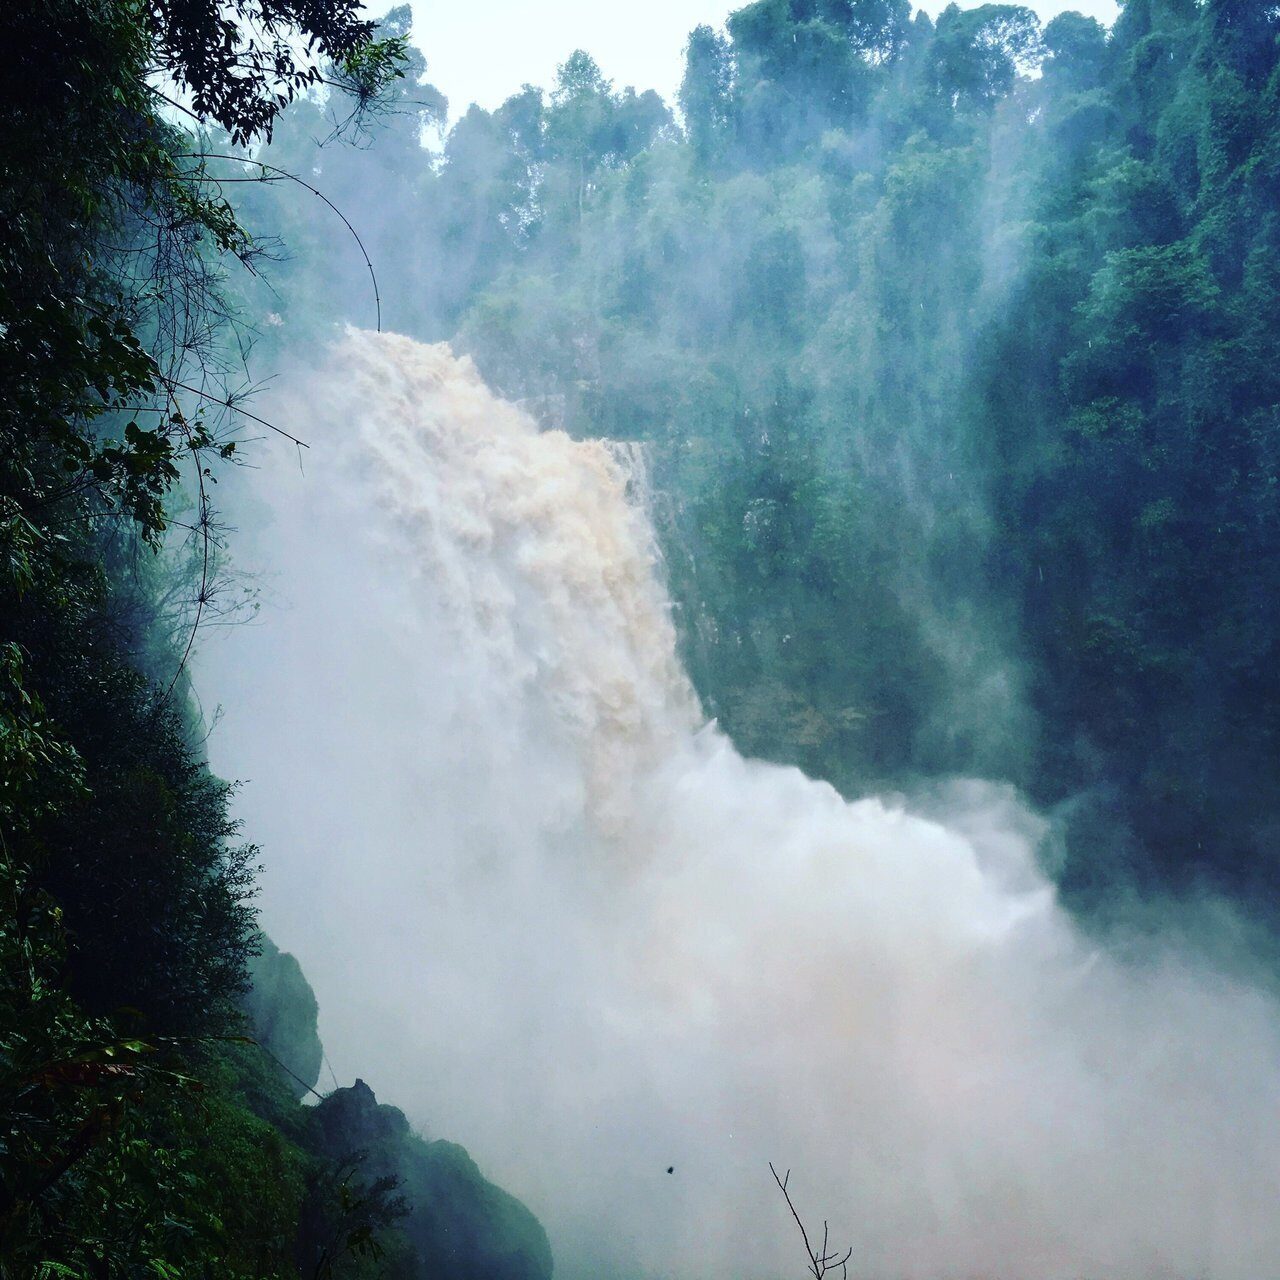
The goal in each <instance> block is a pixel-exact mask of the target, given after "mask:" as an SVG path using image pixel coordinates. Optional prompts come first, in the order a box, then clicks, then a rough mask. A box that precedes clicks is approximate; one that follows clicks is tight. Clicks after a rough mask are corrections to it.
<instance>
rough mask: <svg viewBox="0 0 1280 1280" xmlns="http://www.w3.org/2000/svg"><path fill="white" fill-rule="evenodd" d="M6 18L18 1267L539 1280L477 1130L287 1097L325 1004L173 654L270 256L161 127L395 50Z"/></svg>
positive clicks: (544, 1260) (163, 12)
mask: <svg viewBox="0 0 1280 1280" xmlns="http://www.w3.org/2000/svg"><path fill="white" fill-rule="evenodd" d="M300 37H306V39H307V40H309V42H310V43H309V45H308V50H309V54H310V56H311V58H312V59H313V60H311V61H308V60H306V59H304V58H303V56H302V54H301V53H300V52H299V51H300V48H301V45H300V44H299V39H300ZM0 38H2V40H3V46H4V50H5V55H4V56H5V73H4V75H3V76H2V77H0V104H2V105H3V109H4V117H5V128H4V130H3V136H2V138H0V215H2V216H0V901H2V902H3V904H4V905H3V907H0V1275H3V1276H5V1277H13V1278H14V1280H19V1278H21V1280H28V1278H29V1277H54V1276H59V1277H90V1276H92V1277H108V1276H111V1277H114V1276H121V1277H123V1276H144V1275H145V1276H171V1277H179V1276H183V1277H185V1276H204V1277H209V1276H226V1277H233V1276H234V1277H254V1278H255V1280H260V1278H265V1277H269V1276H297V1275H305V1276H316V1277H321V1276H359V1275H396V1276H404V1277H413V1276H424V1275H428V1274H429V1275H432V1276H454V1277H459V1278H461V1277H462V1276H467V1277H483V1276H491V1277H495V1278H496V1277H497V1276H498V1275H502V1276H504V1277H508V1276H512V1275H515V1276H524V1277H528V1278H529V1280H547V1278H548V1277H549V1276H550V1274H551V1257H550V1252H549V1249H548V1246H547V1241H546V1237H545V1234H544V1233H543V1232H542V1229H541V1227H540V1226H539V1225H538V1223H537V1222H536V1221H535V1220H534V1219H533V1217H532V1215H530V1214H529V1213H528V1211H527V1210H525V1209H524V1208H523V1207H522V1206H520V1205H519V1204H518V1203H517V1202H515V1201H514V1200H513V1199H512V1198H511V1197H509V1196H506V1195H505V1194H504V1193H502V1192H500V1191H499V1190H498V1189H497V1188H496V1187H493V1186H491V1185H490V1184H488V1183H487V1182H485V1180H484V1179H483V1177H482V1176H481V1175H480V1173H479V1171H478V1170H477V1169H476V1168H475V1166H474V1165H472V1164H470V1162H469V1161H468V1160H467V1159H466V1157H465V1154H464V1153H461V1151H460V1149H459V1148H454V1147H451V1146H449V1145H448V1144H443V1143H438V1142H437V1143H431V1144H427V1143H426V1142H425V1141H424V1140H422V1139H420V1138H418V1137H416V1136H415V1135H413V1134H412V1133H410V1131H409V1128H408V1125H407V1123H406V1122H405V1121H404V1119H403V1117H401V1116H399V1114H398V1113H396V1112H394V1111H392V1110H391V1109H390V1108H386V1107H383V1108H378V1107H377V1106H376V1104H375V1102H374V1099H373V1095H372V1094H371V1093H370V1091H369V1089H368V1087H367V1086H365V1085H363V1084H359V1085H358V1086H356V1087H355V1088H353V1089H347V1090H342V1089H339V1090H336V1091H335V1092H334V1093H333V1094H330V1095H329V1096H328V1097H327V1098H325V1099H324V1100H323V1101H322V1102H321V1103H320V1104H319V1105H318V1106H316V1107H314V1108H305V1107H303V1106H302V1105H301V1104H300V1102H299V1098H300V1097H301V1096H302V1095H303V1093H306V1092H314V1086H315V1085H316V1083H317V1076H318V1072H319V1067H320V1058H321V1049H320V1046H319V1041H318V1039H317V1036H316V1027H315V1018H316V1008H315V1001H314V997H312V996H311V993H310V988H309V987H308V986H307V984H306V981H305V979H304V978H303V977H302V976H301V974H300V972H299V971H298V969H297V965H296V963H293V964H292V967H290V960H291V958H290V957H284V956H281V955H280V953H279V952H278V951H276V950H275V949H274V948H273V947H272V946H271V944H270V943H269V942H268V941H267V940H265V939H262V938H260V937H259V935H258V933H257V930H256V927H255V924H254V915H255V913H254V909H253V905H252V897H253V892H254V876H255V873H256V869H257V860H258V851H257V850H256V849H255V848H254V847H253V846H252V845H251V844H249V843H247V842H246V841H245V840H244V839H243V838H242V835H241V833H240V831H239V829H238V827H237V824H236V823H235V822H234V821H233V820H232V819H231V817H230V816H229V812H228V801H229V796H230V793H231V790H232V788H231V787H230V786H229V785H228V784H227V783H225V782H223V781H221V780H220V779H218V778H216V777H214V776H213V775H212V774H211V773H210V772H209V770H208V767H207V765H206V763H205V760H204V754H203V746H204V739H205V736H206V734H207V730H208V726H207V724H205V723H204V720H203V717H202V715H201V713H200V711H199V707H198V703H197V702H196V700H195V697H194V694H193V691H192V689H191V685H190V679H189V674H188V658H189V656H190V652H191V648H192V640H193V637H194V635H195V632H196V629H197V627H198V624H200V623H201V622H202V621H208V620H210V619H212V618H215V617H220V618H221V619H222V620H224V621H225V620H227V619H228V618H229V616H231V614H233V613H234V612H235V609H234V599H231V600H229V599H228V597H227V595H226V593H225V592H223V591H222V589H221V588H222V586H224V585H225V583H223V581H222V578H221V573H222V571H221V568H220V563H221V556H222V552H223V550H224V548H225V539H224V531H223V530H222V528H221V526H220V523H219V519H218V516H217V514H216V508H215V505H214V502H213V500H212V496H211V495H212V492H213V491H214V487H215V485H216V483H217V479H218V473H219V469H220V468H222V467H225V466H226V465H227V464H229V463H231V462H232V461H233V460H234V459H235V458H236V457H237V453H236V450H237V447H238V445H239V443H240V439H239V437H240V429H239V427H240V419H239V417H238V415H237V414H236V413H234V412H233V411H232V405H233V399H234V396H235V394H236V392H237V390H238V389H239V386H240V382H239V380H241V379H243V378H244V377H245V376H247V375H246V374H245V372H244V365H243V362H242V361H241V360H240V357H241V356H242V354H243V350H244V344H245V341H246V335H247V333H248V328H247V326H246V325H245V324H243V323H242V322H241V320H240V319H239V317H238V316H237V314H236V311H235V305H234V302H233V301H232V298H231V294H232V284H231V281H230V280H229V278H228V276H229V272H230V270H231V269H232V268H233V267H234V268H240V267H244V268H249V269H252V267H253V264H254V261H255V258H256V256H257V248H256V246H255V245H254V242H253V239H252V236H251V235H250V233H249V232H248V231H247V230H245V229H244V228H243V227H242V226H241V225H239V224H238V223H237V221H236V219H235V217H234V215H233V213H232V211H231V209H230V207H229V205H228V204H227V203H226V202H225V200H223V199H222V198H221V196H220V194H219V192H218V190H217V189H216V188H215V187H213V186H212V185H211V184H210V183H209V182H208V181H207V179H206V178H205V177H204V176H203V173H202V162H201V160H200V158H199V157H198V156H197V155H196V154H195V151H196V147H197V137H196V134H195V133H194V132H188V131H187V130H186V129H185V128H183V127H179V126H177V125H175V124H174V123H173V121H174V120H175V119H179V118H181V119H184V120H186V121H187V122H188V123H190V122H191V121H190V117H191V111H192V109H194V111H196V112H198V113H200V114H202V115H204V116H206V117H208V118H209V119H210V120H211V121H216V122H217V124H218V125H219V126H221V127H222V128H223V129H225V130H226V133H225V134H222V135H221V136H222V141H223V144H224V145H231V144H232V143H237V144H243V143H245V142H247V141H249V140H250V139H251V138H254V137H259V136H263V135H264V134H267V133H269V132H270V128H271V124H272V121H273V120H274V118H275V116H276V115H277V114H278V112H279V110H280V107H281V106H282V105H283V104H284V103H285V102H287V101H288V100H289V98H290V97H292V96H293V95H294V94H295V93H296V92H298V91H300V90H303V89H305V88H307V87H308V86H309V85H311V84H313V83H315V82H317V81H318V80H319V79H322V78H323V79H325V80H328V81H331V82H333V87H334V90H335V92H338V91H341V92H344V93H348V94H350V95H351V99H352V101H354V103H355V104H356V105H357V106H360V105H361V104H362V103H363V104H367V103H368V102H369V101H370V100H371V99H372V98H375V97H376V96H377V94H378V93H379V92H380V91H381V90H382V88H384V87H385V85H386V84H387V83H389V82H390V81H391V80H392V79H393V78H394V77H395V75H396V74H398V68H399V64H400V61H401V59H402V50H401V48H400V46H399V45H398V44H397V42H395V41H391V42H386V41H383V42H377V41H375V40H374V39H373V37H372V31H371V28H370V25H369V24H368V23H367V22H365V21H364V20H362V19H361V18H360V16H359V14H358V11H357V6H355V5H354V4H349V3H345V2H344V0H333V2H332V3H327V4H318V5H317V4H311V3H293V2H292V0H285V2H284V3H277V4H272V5H270V6H268V5H261V6H258V5H249V4H242V5H231V6H224V5H216V4H213V3H205V2H203V0H156V3H152V4H146V5H140V4H134V3H132V2H120V3H117V2H115V0H43V2H41V3H31V4H17V5H7V6H5V7H4V10H3V14H2V15H0ZM157 86H163V90H162V88H161V87H157ZM164 90H167V91H172V92H173V93H174V94H182V95H183V96H184V97H185V99H186V101H187V102H188V103H190V104H191V105H190V108H183V107H179V106H175V105H172V104H171V103H170V102H169V100H168V93H167V92H165V91H164ZM175 101H176V100H175ZM201 137H202V139H203V143H204V145H206V146H207V145H208V141H209V135H208V134H202V135H201ZM228 611H230V612H228ZM259 952H261V954H260V955H259V954H258V953H259ZM251 961H256V963H255V964H254V967H253V970H252V991H251V990H250V988H251V982H250V977H251V972H250V962H251ZM372 1114H376V1115H379V1116H382V1117H384V1124H383V1128H384V1129H385V1130H386V1132H385V1133H382V1134H380V1135H377V1141H376V1142H375V1141H374V1137H375V1135H374V1134H372V1133H371V1131H370V1130H369V1126H368V1116H369V1115H372Z"/></svg>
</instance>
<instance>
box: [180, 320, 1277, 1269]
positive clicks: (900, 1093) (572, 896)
mask: <svg viewBox="0 0 1280 1280" xmlns="http://www.w3.org/2000/svg"><path fill="white" fill-rule="evenodd" d="M299 387H300V388H302V389H301V390H298V391H295V393H294V394H293V395H292V396H289V395H284V396H282V397H281V399H280V402H279V403H278V404H277V405H276V406H275V407H274V409H273V414H274V416H275V417H276V419H277V420H285V421H287V423H288V425H289V426H290V428H291V429H295V430H297V431H299V433H301V434H304V435H307V436H309V437H310V438H311V439H312V441H313V443H314V444H315V446H316V447H315V448H313V449H312V450H311V452H310V453H309V454H308V455H307V459H306V465H307V469H308V475H307V476H306V477H303V476H301V475H300V473H299V470H298V467H297V464H296V461H295V460H294V459H293V457H292V456H291V455H290V456H289V457H288V458H286V459H284V460H282V462H281V465H279V466H276V467H268V469H267V472H266V475H265V480H266V483H264V484H263V485H262V487H261V488H260V490H259V496H260V497H261V498H262V499H263V500H264V501H265V502H269V504H270V508H271V513H272V514H271V519H270V523H269V524H268V525H267V527H266V531H265V533H264V534H263V538H262V547H263V548H264V550H263V553H262V554H263V556H264V558H266V559H267V560H268V561H269V562H270V564H271V565H272V566H273V567H274V569H275V571H276V572H277V574H278V577H277V578H276V580H275V584H274V587H273V590H274V591H275V592H276V594H277V596H278V598H279V599H280V600H281V601H282V605H281V607H279V608H277V609H274V610H269V611H267V613H266V615H265V617H264V620H263V621H262V623H261V624H260V625H259V626H257V627H255V628H252V629H250V630H248V631H244V630H242V631H240V632H238V633H234V634H232V635H230V636H229V637H228V638H227V640H226V642H225V643H224V644H223V645H222V646H221V647H220V651H219V652H218V653H217V654H215V655H214V656H213V658H212V660H211V664H210V665H211V669H210V673H209V678H208V679H207V680H206V682H205V684H206V687H209V686H210V685H212V687H213V688H214V689H215V690H216V692H217V693H218V695H219V697H220V698H221V699H222V700H223V701H224V702H225V704H226V706H227V717H226V721H225V723H224V725H223V727H222V728H221V729H220V730H219V732H218V735H217V736H216V737H215V740H214V744H213V745H214V749H215V764H217V765H219V766H220V767H221V769H222V771H223V772H225V773H228V774H231V775H235V776H241V777H245V778H247V779H248V780H249V785H248V787H247V788H246V791H245V796H244V805H243V812H244V816H245V817H246V819H247V821H248V826H249V832H250V834H251V835H252V836H253V837H254V838H255V839H257V840H259V841H260V842H261V843H262V844H263V846H264V857H265V859H266V861H267V863H268V866H269V868H270V872H269V875H268V878H267V882H266V892H265V895H264V902H263V905H264V920H265V924H266V927H267V928H268V929H269V930H270V931H271V932H273V933H274V934H275V935H276V937H277V939H278V941H279V942H280V944H281V945H282V946H284V947H286V948H287V949H290V950H293V951H294V952H295V953H296V954H297V955H298V956H299V958H300V959H301V961H302V963H303V966H304V968H305V969H306V971H307V973H308V974H309V976H310V978H311V980H312V982H313V983H314V985H315V986H316V989H317V994H318V996H319V999H320V1005H321V1010H322V1028H321V1029H322V1033H323V1035H324V1039H325V1043H326V1046H327V1048H328V1051H329V1055H330V1058H331V1059H332V1061H333V1063H334V1065H335V1068H336V1070H337V1072H338V1074H339V1076H340V1077H342V1078H343V1082H344V1083H346V1082H348V1081H349V1079H350V1078H351V1077H352V1076H354V1075H357V1074H359V1075H361V1076H363V1077H365V1078H366V1079H367V1080H369V1082H370V1083H371V1084H372V1085H373V1086H374V1088H375V1090H376V1091H377V1092H378V1093H379V1095H380V1096H381V1097H382V1098H383V1100H388V1101H393V1102H395V1103H397V1104H398V1105H400V1106H402V1107H404V1108H405V1109H406V1110H407V1111H408V1112H409V1114H410V1116H411V1118H413V1119H415V1120H416V1121H418V1122H419V1123H421V1124H422V1125H423V1126H424V1127H426V1128H427V1129H428V1130H429V1131H430V1132H431V1133H432V1134H433V1135H440V1136H448V1137H451V1138H455V1139H457V1140H459V1141H461V1142H463V1143H465V1144H466V1145H467V1146H468V1147H469V1148H470V1149H471V1151H472V1153H473V1155H475V1156H476V1158H477V1159H478V1160H479V1161H480V1162H481V1164H482V1166H483V1167H484V1168H485V1169H486V1171H487V1172H488V1173H489V1174H490V1175H491V1176H492V1177H494V1178H495V1179H496V1180H497V1181H499V1182H500V1183H502V1184H503V1185H505V1186H507V1187H508V1188H509V1189H510V1190H512V1191H514V1192H515V1193H516V1194H518V1195H520V1196H521V1197H522V1198H524V1199H525V1200H526V1201H527V1202H528V1203H529V1204H530V1206H531V1207H532V1208H533V1209H534V1210H535V1212H537V1213H538V1214H539V1216H540V1217H541V1218H542V1219H543V1221H544V1223H545V1224H546V1225H547V1227H548V1230H549V1232H550V1234H551V1237H552V1245H553V1248H554V1249H555V1251H556V1254H557V1261H558V1269H559V1274H560V1275H562V1276H566V1277H571V1276H579V1275H580V1276H584V1277H585V1276H588V1275H591V1276H601V1275H605V1274H615V1275H621V1274H625V1273H630V1272H632V1271H634V1272H643V1273H646V1274H660V1275H672V1276H679V1277H682V1278H689V1280H692V1278H693V1277H699V1278H701V1277H721V1276H723V1277H728V1276H734V1277H740V1278H748V1280H749V1278H750V1277H757V1276H758V1277H765V1276H774V1275H778V1276H780V1275H799V1274H801V1273H802V1271H803V1265H802V1263H803V1258H802V1256H801V1254H800V1252H799V1242H798V1239H796V1238H794V1226H793V1224H792V1223H791V1222H790V1219H789V1218H788V1216H787V1213H786V1208H785V1206H784V1205H783V1204H782V1202H781V1199H780V1197H779V1196H778V1193H777V1191H776V1189H775V1188H774V1187H773V1185H772V1182H771V1180H770V1177H769V1171H768V1167H767V1161H768V1160H770V1159H772V1160H774V1161H776V1162H778V1163H780V1164H782V1165H784V1166H786V1165H790V1166H792V1167H793V1168H794V1170H795V1172H794V1174H793V1181H792V1189H793V1191H794V1192H795V1194H796V1196H797V1199H798V1202H799V1205H800V1208H801V1209H802V1210H804V1211H807V1212H808V1214H809V1215H810V1216H811V1217H812V1218H813V1219H814V1220H816V1221H819V1222H820V1220H821V1219H822V1218H823V1217H827V1218H829V1219H830V1220H831V1224H832V1232H833V1239H838V1240H839V1241H841V1243H849V1244H852V1245H853V1246H854V1259H853V1263H852V1267H853V1273H854V1274H856V1275H857V1276H860V1277H920V1278H921V1280H924V1278H926V1277H979V1276H984V1277H996V1276H1000V1277H1009V1278H1014V1277H1021V1278H1026V1280H1050V1278H1055V1280H1056V1278H1058V1277H1063V1278H1066V1277H1084V1276H1091V1277H1102V1276H1107V1277H1123V1278H1125V1280H1139V1278H1145V1277H1157V1276H1174V1275H1177V1276H1183V1277H1185V1276H1205V1277H1222V1278H1224V1280H1225V1278H1233V1277H1239V1278H1240V1280H1245V1278H1246V1277H1248V1278H1249V1280H1259V1278H1260V1277H1263V1276H1268V1275H1276V1274H1280V1214H1278V1213H1277V1204H1278V1202H1277V1195H1278V1194H1280V1018H1278V1017H1277V1011H1276V1009H1275V1008H1274V1007H1273V1006H1272V1005H1271V1004H1270V1003H1269V1002H1268V1001H1267V1000H1266V999H1264V998H1263V997H1262V996H1261V995H1259V994H1256V993H1254V992H1252V991H1251V990H1250V989H1248V988H1247V987H1246V986H1245V985H1243V984H1241V983H1239V982H1236V981H1232V980H1229V979H1227V978H1226V977H1223V976H1221V975H1218V974H1216V973H1213V972H1210V971H1208V970H1206V969H1202V968H1198V967H1197V966H1196V965H1195V964H1193V963H1192V962H1190V961H1187V960H1183V959H1180V958H1179V957H1178V955H1177V954H1176V953H1174V952H1173V951H1172V950H1168V951H1164V952H1161V953H1160V954H1151V955H1149V956H1148V957H1147V958H1146V959H1145V960H1143V961H1141V962H1136V961H1132V960H1130V961H1128V962H1126V963H1124V964H1122V963H1121V962H1119V961H1118V960H1116V959H1113V958H1111V957H1109V956H1108V955H1105V954H1100V953H1098V951H1097V950H1096V949H1095V948H1093V947H1092V946H1090V945H1089V944H1087V943H1086V942H1085V941H1084V940H1083V939H1082V938H1081V937H1080V936H1079V934H1078V933H1077V931H1076V930H1075V928H1074V927H1073V925H1072V924H1071V922H1070V921H1069V920H1068V919H1067V917H1066V916H1065V915H1064V914H1063V912H1062V911H1061V910H1060V909H1059V908H1058V906H1057V904H1056V902H1055V898H1054V894H1053V891H1052V888H1051V887H1050V885H1049V884H1047V883H1046V882H1045V881H1044V879H1043V878H1042V877H1041V875H1040V874H1039V873H1038V872H1037V870H1036V867H1035V863H1034V860H1033V848H1034V846H1035V843H1036V841H1037V839H1039V837H1040V835H1041V834H1042V832H1043V827H1042V824H1041V823H1040V821H1039V820H1038V819H1037V818H1036V817H1035V816H1034V815H1032V814H1030V813H1028V812H1027V811H1026V809H1025V808H1023V807H1022V806H1021V805H1020V804H1019V802H1018V800H1017V798H1016V797H1015V796H1014V795H1012V794H1011V793H1010V792H1008V791H1007V790H1004V789H1001V788H999V787H995V786H992V785H988V784H983V783H976V782H974V783H967V784H954V785H952V786H951V787H950V788H949V789H948V790H947V791H946V793H945V797H946V798H945V805H944V806H943V808H944V809H945V812H946V813H947V815H948V816H947V820H946V824H945V825H944V824H942V823H939V822H936V821H929V820H926V819H925V818H923V817H920V816H913V815H912V814H910V813H906V812H902V811H901V810H899V809H895V808H893V807H891V806H888V805H886V804H884V803H882V802H881V801H879V800H876V799H868V800H864V801H860V802H858V803H856V804H846V803H845V802H844V801H842V800H841V799H840V797H839V796H838V795H837V794H836V793H835V792H834V791H833V790H831V789H830V788H829V787H827V786H826V785H824V784H822V783H818V782H813V781H811V780H809V779H807V778H805V777H803V776H802V775H801V774H799V773H798V772H796V771H794V770H789V769H782V768H777V767H773V766H770V765H765V764H761V763H759V762H754V761H749V760H744V759H743V758H742V757H741V756H739V755H738V754H737V752H736V751H735V750H734V749H733V746H732V744H731V743H729V742H728V741H727V740H726V739H725V738H724V736H723V735H722V734H720V733H719V732H718V731H717V730H716V729H715V728H714V726H707V725H703V724H701V723H700V722H699V717H698V713H697V710H696V702H695V700H694V698H693V696H692V694H691V692H690V690H689V688H688V685H687V681H686V679H685V677H684V675H683V673H682V672H681V670H680V668H679V665H678V663H677V660H676V657H675V647H674V634H673V630H672V626H671V622H670V620H669V616H668V607H667V602H666V599H665V596H664V594H663V591H662V589H661V586H660V582H659V578H658V576H657V575H656V573H655V555H654V550H653V547H652V537H651V533H650V530H649V528H648V525H647V521H646V519H645V516H644V513H643V511H642V510H640V509H638V508H637V507H636V506H634V505H632V504H631V503H629V502H628V500H627V495H626V488H627V476H626V474H625V472H624V469H623V467H622V466H621V465H620V463H619V461H618V459H617V458H616V457H615V456H614V454H611V452H610V451H609V450H608V449H607V448H606V447H605V446H603V445H601V444H598V443H583V442H575V441H572V440H570V439H569V438H568V437H567V436H565V435H563V434H561V433H558V432H547V433H541V434H540V433H539V432H538V431H537V429H536V427H535V426H534V424H533V423H532V422H531V421H530V420H529V419H527V418H526V417H525V416H523V415H522V414H521V413H520V412H519V411H518V410H516V409H515V408H513V407H511V406H509V405H506V404H503V403H501V402H499V401H497V400H496V399H494V398H493V397H492V396H491V395H490V394H489V393H488V392H487V391H486V390H485V388H484V387H483V385H482V384H481V383H480V381H479V379H478V377H477V375H476V374H475V372H474V371H473V369H472V368H471V366H470V364H469V363H468V362H466V361H458V360H455V359H454V358H453V357H452V356H451V355H450V354H449V353H448V351H447V349H445V348H441V347H424V346H421V345H418V344H416V343H414V342H412V341H410V340H408V339H405V338H399V337H393V336H388V335H382V336H377V335H372V334H367V333H351V334H349V335H348V336H347V338H346V339H345V340H344V341H343V342H342V343H341V344H340V345H339V346H338V347H337V349H336V350H334V351H333V352H332V353H331V356H330V359H329V363H328V364H327V366H326V368H325V369H324V370H323V371H321V372H319V373H313V374H310V375H308V377H307V378H306V379H304V380H300V381H299ZM669 1166H674V1170H675V1171H674V1173H672V1174H668V1173H667V1172H666V1170H667V1168H668V1167H669Z"/></svg>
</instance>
